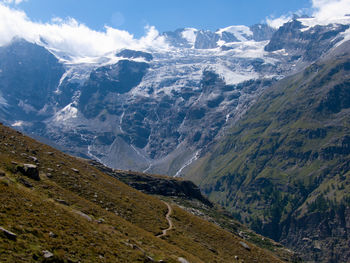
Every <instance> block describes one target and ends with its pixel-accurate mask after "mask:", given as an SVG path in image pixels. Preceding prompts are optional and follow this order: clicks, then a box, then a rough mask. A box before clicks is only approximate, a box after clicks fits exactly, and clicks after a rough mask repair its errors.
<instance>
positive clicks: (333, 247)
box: [187, 43, 350, 262]
mask: <svg viewBox="0 0 350 263" xmlns="http://www.w3.org/2000/svg"><path fill="white" fill-rule="evenodd" d="M349 50H350V47H349V44H348V43H345V44H344V45H342V46H340V47H339V48H338V49H337V50H335V51H333V52H332V53H331V54H329V55H328V56H327V57H326V58H324V59H323V60H320V61H319V62H317V63H315V64H313V65H311V66H310V67H309V68H307V69H306V70H305V71H303V72H301V73H299V74H297V75H295V76H292V77H288V78H286V79H284V80H282V81H280V82H279V83H277V85H275V86H274V87H272V88H271V89H269V90H268V91H267V92H265V94H264V95H263V96H262V97H261V98H260V99H259V100H258V102H257V103H256V104H255V105H254V106H253V107H252V108H251V109H250V110H249V111H248V112H247V114H246V115H245V116H244V117H243V118H242V119H241V120H240V121H239V122H238V124H237V125H236V126H235V127H234V128H233V129H232V130H231V131H230V132H229V134H228V135H227V136H226V137H224V138H223V139H221V140H220V141H219V142H217V143H216V145H215V146H214V147H212V149H211V151H210V152H208V153H207V154H206V156H204V157H203V158H201V160H200V161H199V162H198V163H197V165H196V166H195V167H194V168H193V169H192V170H191V171H190V172H189V173H188V175H187V178H190V179H192V180H193V181H194V182H196V183H197V184H199V185H200V187H201V188H202V190H203V191H204V192H205V193H206V194H208V196H209V197H210V199H211V200H213V201H216V202H219V203H220V204H222V205H223V206H225V207H226V208H228V209H230V211H231V212H232V213H233V214H235V215H236V217H237V218H238V219H240V220H241V221H243V222H245V223H248V224H249V225H250V226H251V227H252V228H253V229H254V230H256V231H258V232H260V233H262V234H264V235H267V236H269V237H271V238H273V239H275V240H277V241H282V242H283V243H284V244H286V245H288V246H289V247H292V248H294V249H295V250H297V251H301V252H303V254H304V255H305V259H306V260H310V261H316V262H346V261H347V260H349V259H350V254H349V250H348V242H349V240H350V235H349V233H350V226H349V224H348V223H346V222H349V220H350V208H349V206H350V62H349V61H350V52H349Z"/></svg>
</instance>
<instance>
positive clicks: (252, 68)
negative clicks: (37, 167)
mask: <svg viewBox="0 0 350 263" xmlns="http://www.w3.org/2000/svg"><path fill="white" fill-rule="evenodd" d="M349 24H350V18H349V17H347V18H344V19H342V20H340V21H335V22H334V23H330V24H328V23H326V24H322V23H320V22H318V21H314V20H313V19H312V18H308V19H306V18H303V19H295V20H293V21H291V22H288V23H286V24H284V25H283V26H282V27H281V28H279V29H278V30H274V29H272V28H271V27H269V26H267V25H254V26H251V27H246V26H230V27H227V28H223V29H219V30H217V31H216V32H211V31H204V30H197V29H192V28H187V29H179V30H176V31H174V32H166V33H164V34H163V37H164V38H165V40H166V42H167V43H168V44H169V48H167V49H157V48H153V49H149V50H128V49H123V50H116V51H115V52H110V53H108V54H105V56H102V57H87V58H79V59H77V58H74V57H72V56H71V55H69V54H66V53H63V52H61V51H60V50H56V49H52V48H50V46H48V45H47V44H46V43H45V41H44V40H43V39H42V40H41V41H40V43H37V44H32V43H28V42H26V41H24V40H14V41H13V42H12V43H11V44H10V45H8V46H4V47H1V48H0V80H1V81H0V92H1V93H0V110H1V113H0V114H1V115H0V116H1V117H2V119H3V121H4V122H6V123H8V124H10V125H13V126H15V127H17V128H18V129H22V130H24V131H26V132H28V133H32V134H34V135H36V136H40V137H42V138H46V139H49V140H50V141H51V142H52V143H54V144H55V145H58V146H61V147H62V148H63V149H65V150H66V151H68V152H71V153H74V154H77V155H81V156H85V157H90V158H94V159H97V160H99V161H101V162H102V163H104V164H106V165H108V166H111V167H114V168H120V169H131V170H139V171H146V172H153V173H165V174H169V175H176V176H180V175H181V174H183V173H184V171H185V170H186V167H187V166H188V165H190V164H192V163H193V162H195V161H196V160H197V158H198V157H199V156H200V155H201V154H203V152H205V151H206V148H207V146H208V145H209V144H210V143H211V142H213V141H214V140H215V139H216V138H218V137H220V136H221V135H222V134H223V133H225V131H226V130H227V129H228V128H230V127H231V126H232V125H234V123H235V121H237V119H239V118H240V116H241V115H242V114H243V113H244V112H245V111H246V110H247V109H248V108H249V107H250V106H251V105H252V104H253V103H254V101H255V99H256V98H257V97H258V96H259V95H260V94H261V92H262V91H264V89H266V88H268V87H270V86H271V85H272V84H273V83H274V82H275V81H277V80H279V79H281V78H284V77H285V76H286V75H289V74H292V73H293V72H297V71H299V70H301V69H302V68H304V67H305V66H307V65H309V64H310V63H312V62H313V61H315V60H316V59H318V58H319V57H320V56H322V55H323V54H325V53H326V52H328V51H329V50H331V49H332V48H333V47H335V46H337V45H339V43H341V42H343V41H346V40H347V39H348V38H349V35H350V34H349ZM13 54H14V55H13Z"/></svg>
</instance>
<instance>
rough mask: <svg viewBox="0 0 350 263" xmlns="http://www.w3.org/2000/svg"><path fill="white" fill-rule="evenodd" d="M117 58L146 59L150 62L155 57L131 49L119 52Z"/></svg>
mask: <svg viewBox="0 0 350 263" xmlns="http://www.w3.org/2000/svg"><path fill="white" fill-rule="evenodd" d="M116 56H117V57H123V58H144V59H145V60H146V61H148V62H149V61H152V60H153V56H152V54H150V53H147V52H142V51H135V50H130V49H124V50H122V51H120V52H118V53H117V54H116Z"/></svg>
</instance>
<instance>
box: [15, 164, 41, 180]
mask: <svg viewBox="0 0 350 263" xmlns="http://www.w3.org/2000/svg"><path fill="white" fill-rule="evenodd" d="M17 171H18V172H20V173H21V174H23V175H24V176H27V177H29V178H31V179H34V180H36V181H40V177H39V170H38V167H37V166H36V165H34V164H23V165H18V166H17Z"/></svg>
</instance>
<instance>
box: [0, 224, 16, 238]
mask: <svg viewBox="0 0 350 263" xmlns="http://www.w3.org/2000/svg"><path fill="white" fill-rule="evenodd" d="M0 232H2V233H4V235H5V236H6V237H7V238H8V239H10V240H14V241H15V240H16V239H17V235H16V234H15V233H12V232H11V231H9V230H7V229H5V228H3V227H1V226H0Z"/></svg>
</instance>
